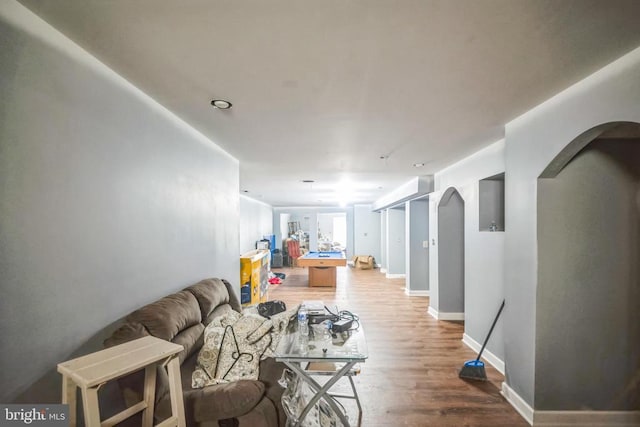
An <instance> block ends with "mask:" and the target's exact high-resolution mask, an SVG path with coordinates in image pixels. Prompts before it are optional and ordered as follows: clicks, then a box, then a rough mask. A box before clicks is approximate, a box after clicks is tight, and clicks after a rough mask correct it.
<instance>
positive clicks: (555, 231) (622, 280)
mask: <svg viewBox="0 0 640 427" xmlns="http://www.w3.org/2000/svg"><path fill="white" fill-rule="evenodd" d="M537 209H538V216H537V217H538V227H537V236H538V287H537V292H536V342H537V347H538V348H540V349H544V351H537V352H536V355H535V358H536V362H535V366H536V372H535V402H536V409H540V410H581V409H584V408H589V409H591V410H602V411H604V410H606V411H629V410H637V409H638V408H639V407H640V268H639V267H638V259H640V124H638V123H608V124H606V125H602V126H598V127H596V128H593V129H590V130H588V131H586V132H585V133H583V134H582V135H580V136H578V137H577V138H576V139H575V140H574V141H572V142H571V143H569V144H568V145H567V147H566V148H565V150H564V151H563V152H561V153H560V154H559V155H558V156H557V157H556V159H554V160H553V161H552V162H551V163H550V164H549V167H548V168H547V169H546V170H545V171H544V172H543V174H542V175H541V176H540V178H539V179H538V207H537Z"/></svg>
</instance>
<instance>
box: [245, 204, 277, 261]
mask: <svg viewBox="0 0 640 427" xmlns="http://www.w3.org/2000/svg"><path fill="white" fill-rule="evenodd" d="M239 233H240V254H243V253H245V252H248V251H251V250H254V249H255V248H256V240H260V239H262V236H264V235H267V234H273V208H272V207H271V206H270V205H267V204H266V203H263V202H260V201H257V200H254V199H251V198H249V197H244V196H240V231H239ZM240 254H239V255H240Z"/></svg>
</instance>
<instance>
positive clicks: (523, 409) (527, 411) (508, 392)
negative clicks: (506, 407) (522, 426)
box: [500, 382, 533, 425]
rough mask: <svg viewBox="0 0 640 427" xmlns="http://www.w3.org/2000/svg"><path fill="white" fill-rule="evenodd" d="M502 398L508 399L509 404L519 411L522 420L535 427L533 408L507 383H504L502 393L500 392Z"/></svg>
mask: <svg viewBox="0 0 640 427" xmlns="http://www.w3.org/2000/svg"><path fill="white" fill-rule="evenodd" d="M500 394H502V396H503V397H504V398H505V399H507V402H509V404H511V406H513V408H514V409H515V410H516V411H518V413H519V414H520V415H522V418H524V419H525V421H526V422H528V423H529V424H530V425H533V408H532V407H531V406H529V404H528V403H527V402H525V400H524V399H523V398H522V397H520V395H519V394H518V393H516V392H515V391H514V390H513V389H512V388H511V387H509V385H507V383H506V382H503V383H502V391H501V392H500Z"/></svg>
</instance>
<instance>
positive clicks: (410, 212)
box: [405, 199, 429, 293]
mask: <svg viewBox="0 0 640 427" xmlns="http://www.w3.org/2000/svg"><path fill="white" fill-rule="evenodd" d="M405 206H406V224H407V227H406V234H407V236H406V244H407V256H406V262H407V266H406V267H405V268H406V271H407V276H406V289H407V291H408V292H409V293H411V292H412V291H420V292H426V291H428V290H429V248H428V247H427V248H424V247H423V244H422V242H424V241H426V242H427V245H428V244H429V243H428V242H429V200H428V199H421V200H411V201H408V202H406V204H405Z"/></svg>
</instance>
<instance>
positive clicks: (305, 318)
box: [298, 305, 309, 337]
mask: <svg viewBox="0 0 640 427" xmlns="http://www.w3.org/2000/svg"><path fill="white" fill-rule="evenodd" d="M298 331H299V332H300V335H302V336H305V337H306V336H308V335H309V313H308V312H307V308H306V307H305V306H304V305H301V306H300V308H299V309H298Z"/></svg>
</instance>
